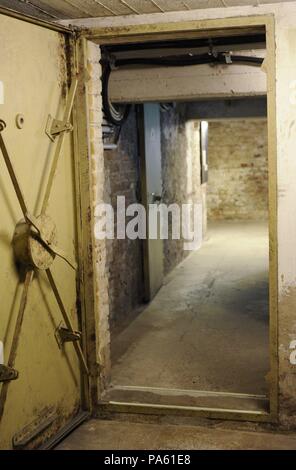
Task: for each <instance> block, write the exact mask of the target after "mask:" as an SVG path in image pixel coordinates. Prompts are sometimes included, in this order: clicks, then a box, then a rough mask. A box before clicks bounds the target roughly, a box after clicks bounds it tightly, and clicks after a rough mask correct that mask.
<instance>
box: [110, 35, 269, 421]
mask: <svg viewBox="0 0 296 470" xmlns="http://www.w3.org/2000/svg"><path fill="white" fill-rule="evenodd" d="M259 36H260V37H258V35H257V34H256V35H255V36H254V34H253V33H252V34H251V35H247V37H246V35H245V34H243V32H242V35H241V36H239V35H238V36H236V41H235V44H234V42H233V37H231V36H230V38H231V39H229V37H227V35H226V34H225V36H224V37H223V39H222V40H221V42H219V44H218V45H217V46H216V47H217V50H218V52H217V51H216V50H215V48H213V42H214V43H215V39H216V38H215V37H214V35H213V34H211V37H208V38H207V43H206V44H205V43H203V44H201V43H200V42H198V41H197V42H195V43H194V44H193V43H192V42H190V44H188V42H186V44H184V43H182V41H178V44H176V43H174V44H169V45H168V43H167V42H166V43H159V42H158V43H157V44H156V43H153V46H152V45H151V44H152V43H149V44H147V43H143V44H142V45H141V44H128V45H127V46H126V47H125V46H124V45H112V46H111V48H108V47H107V48H106V47H104V48H103V57H104V54H106V53H107V54H111V53H112V54H114V55H115V61H116V60H122V61H123V60H124V61H125V64H124V65H125V68H124V70H123V71H122V72H121V73H122V75H120V70H119V71H118V72H116V73H117V76H116V77H115V78H114V79H113V83H111V85H110V84H109V87H110V90H111V91H110V95H111V98H112V102H114V103H116V105H117V104H118V103H120V104H122V103H123V104H124V107H123V108H122V110H121V114H124V113H125V112H126V114H128V116H127V118H126V120H125V121H124V123H123V124H122V125H121V126H120V135H119V136H117V140H116V143H113V144H110V141H108V142H106V141H105V142H106V149H105V164H106V168H107V173H108V181H109V188H110V192H109V195H108V197H109V201H111V204H112V205H113V207H114V210H115V216H116V220H117V223H118V217H117V215H118V214H117V212H116V211H118V196H122V195H124V196H125V198H126V206H130V205H133V204H138V203H142V204H143V205H144V207H145V208H146V209H148V207H149V205H150V204H156V205H158V206H159V205H162V204H166V205H167V206H168V207H170V205H172V204H177V205H179V206H180V207H181V206H182V205H186V204H195V205H196V206H197V207H198V209H197V212H196V214H197V216H196V220H197V226H198V230H197V234H196V235H197V237H196V239H195V242H196V243H195V248H194V249H192V250H186V249H184V241H185V238H184V236H183V237H182V236H181V237H180V238H179V239H172V238H174V237H172V231H173V222H174V219H173V216H172V214H170V215H169V218H168V221H169V222H168V223H169V233H170V237H169V238H168V239H164V240H161V239H160V237H158V239H156V240H149V239H148V240H144V239H141V237H138V238H136V239H132V240H131V239H128V238H125V239H124V240H123V239H116V238H115V240H109V241H108V244H109V248H110V251H109V270H110V275H109V307H110V326H111V362H112V368H111V377H110V386H109V387H108V388H107V390H106V391H105V392H104V394H103V396H102V403H104V404H105V405H106V406H111V407H112V406H115V408H118V407H120V406H122V407H123V409H125V410H126V409H128V408H129V407H131V408H132V407H136V408H139V407H141V409H142V410H144V409H146V407H147V412H149V409H150V410H151V408H154V409H155V408H158V409H163V410H167V409H172V410H173V411H178V410H179V411H180V412H181V413H182V412H183V411H186V410H187V411H190V410H192V411H194V410H195V411H201V412H205V414H206V415H209V414H211V413H213V414H215V413H216V412H218V413H219V411H221V412H222V413H226V414H227V413H228V414H229V416H230V415H231V416H232V417H233V416H234V415H236V416H239V415H240V416H243V417H246V418H248V419H249V418H250V419H257V418H258V417H259V419H260V417H262V418H263V419H265V417H267V416H268V415H269V413H270V410H271V408H270V398H271V392H270V383H269V379H270V375H269V374H270V370H271V354H270V307H269V305H270V278H271V276H273V275H274V272H271V271H272V270H273V269H274V265H273V264H272V269H271V268H270V260H271V256H272V254H271V250H270V242H269V236H270V231H269V227H270V224H269V220H270V212H271V211H273V210H274V206H273V202H272V200H271V198H272V195H271V193H270V191H269V188H270V178H271V175H270V168H271V166H272V162H271V160H270V159H269V155H268V119H267V98H266V95H267V87H266V88H265V91H263V92H262V90H259V91H258V90H257V91H255V90H254V93H253V94H252V93H251V91H250V90H249V91H246V90H244V92H243V93H240V92H237V93H233V90H231V89H230V91H229V94H228V95H227V96H222V92H221V95H219V93H220V91H219V90H218V91H217V89H214V87H215V84H214V82H215V83H217V80H218V82H219V80H220V85H219V86H221V81H223V80H224V84H226V86H227V80H228V79H229V77H227V74H226V76H224V75H223V74H224V73H225V72H226V70H228V67H231V66H233V62H231V57H232V56H235V55H239V56H242V55H243V56H245V57H246V58H247V59H246V62H248V60H249V59H250V58H254V57H255V58H256V59H260V60H261V65H262V64H263V67H264V59H265V57H266V44H265V32H264V34H262V31H261V34H259ZM223 41H224V43H223ZM227 42H230V43H231V45H230V44H227ZM206 47H207V48H209V47H210V49H209V50H210V54H214V57H215V56H216V57H217V54H220V52H221V51H223V55H224V56H225V58H226V59H225V64H223V65H221V64H218V65H217V67H216V66H213V64H208V65H205V64H202V66H204V65H205V67H207V68H208V71H209V73H212V70H211V68H212V69H213V67H214V68H215V67H216V68H215V72H214V75H215V77H214V79H213V82H212V83H211V84H210V86H209V91H208V92H207V93H204V96H201V95H198V92H197V95H198V96H196V97H192V98H191V99H188V97H187V98H186V99H184V93H186V92H184V88H186V86H185V85H186V80H187V79H188V77H187V78H186V74H185V78H184V82H182V85H181V86H180V85H179V87H177V88H176V89H175V90H174V93H175V96H174V99H171V100H167V99H165V97H166V96H167V95H166V93H171V91H169V92H168V88H169V87H170V84H169V85H168V82H165V80H164V82H163V84H162V85H163V87H161V85H160V90H163V91H164V95H165V97H164V100H163V101H160V100H159V99H158V100H156V99H155V100H154V99H152V98H151V96H150V97H148V96H147V95H145V91H143V95H144V96H142V97H141V96H140V95H139V93H137V92H138V90H137V88H136V86H137V83H136V80H139V81H141V79H143V77H144V76H145V74H147V75H149V73H150V72H149V71H150V70H151V66H149V64H148V58H149V59H151V58H152V57H153V58H154V65H153V67H154V74H155V75H157V73H160V75H159V77H161V78H162V79H163V76H162V75H161V73H165V72H164V71H163V70H161V71H160V68H161V63H160V62H159V63H157V61H155V59H158V60H160V58H161V60H163V58H164V55H165V54H167V56H168V57H169V60H170V58H171V57H172V56H174V60H175V55H176V48H178V53H179V54H180V50H181V49H182V53H183V54H187V53H189V56H190V55H191V57H192V49H194V53H193V54H198V55H201V54H204V53H205V48H206ZM164 51H165V53H164ZM188 51H189V52H188ZM131 56H133V57H131ZM119 57H120V59H119ZM135 57H136V60H135ZM132 58H133V59H134V61H135V62H134V63H133V64H132V63H131V59H132ZM129 61H130V62H129ZM122 63H123V62H122ZM137 63H138V64H141V67H140V69H139V66H138V65H137ZM230 64H232V65H230ZM196 65H197V64H195V66H196ZM242 66H244V67H245V66H246V63H245V64H244V65H242ZM233 67H234V66H233ZM235 67H237V74H238V75H239V74H240V69H239V67H240V65H238V64H237V65H235ZM156 68H157V70H156V72H155V69H156ZM164 68H165V70H166V71H168V70H169V67H168V66H167V67H164ZM183 70H185V68H183ZM141 73H142V75H141ZM260 73H262V74H264V76H265V86H266V74H265V72H264V71H263V70H262V67H261V68H260ZM135 77H136V78H135ZM262 77H263V75H261V79H262V80H263V78H262ZM128 80H130V81H131V83H132V82H133V84H134V89H133V92H130V91H127V92H126V93H124V92H123V90H126V89H127V87H126V85H127V82H128ZM151 80H152V78H151ZM120 81H122V83H120ZM152 82H153V80H152ZM156 84H157V83H156V82H154V83H152V85H151V86H153V85H154V86H155V85H156ZM158 84H159V82H158ZM257 85H258V83H256V85H254V86H255V87H256V86H257ZM195 86H197V82H196V83H195ZM260 86H261V85H260V84H259V88H260ZM115 87H116V88H117V90H118V93H117V94H116V92H115ZM211 87H213V89H212V92H211ZM165 88H166V89H165ZM112 90H113V91H112ZM143 90H144V89H143ZM180 90H181V91H180ZM112 93H113V94H112ZM120 93H122V97H121V98H120V97H119V95H120ZM129 93H134V96H135V97H136V98H135V99H127V95H129ZM157 93H161V92H160V91H158V92H156V93H155V97H156V95H157ZM231 93H232V96H231ZM126 103H129V110H128V111H129V112H128V113H127V109H126V107H125V106H126ZM130 106H131V107H130ZM109 124H110V122H109V123H108V120H106V122H105V131H106V130H108V129H109V130H108V132H109V133H110V128H108V126H109ZM109 138H110V137H109ZM149 214H150V213H149ZM126 216H127V221H130V220H131V219H132V216H131V213H130V214H128V213H126ZM193 217H194V216H193ZM181 218H182V217H181ZM148 219H149V215H148V216H147V220H148ZM147 220H146V222H147ZM182 220H183V219H182ZM148 222H149V220H148ZM192 222H193V223H194V221H193V219H192V218H190V221H189V225H190V224H191V223H192ZM190 226H191V225H190ZM182 235H184V234H182ZM186 240H187V241H188V239H186ZM273 262H274V260H272V263H273Z"/></svg>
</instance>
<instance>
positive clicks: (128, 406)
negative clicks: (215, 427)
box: [98, 401, 276, 423]
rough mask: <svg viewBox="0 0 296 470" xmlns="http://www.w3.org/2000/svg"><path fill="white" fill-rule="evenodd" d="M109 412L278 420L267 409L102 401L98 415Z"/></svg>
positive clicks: (253, 420)
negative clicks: (253, 409)
mask: <svg viewBox="0 0 296 470" xmlns="http://www.w3.org/2000/svg"><path fill="white" fill-rule="evenodd" d="M106 413H107V414H108V413H125V414H130V413H133V414H143V415H171V416H173V415H175V416H181V417H182V416H183V417H188V416H190V417H203V418H208V419H223V420H232V421H252V422H262V423H273V422H276V418H275V417H274V416H272V415H271V414H270V413H269V412H266V411H248V410H240V409H227V408H225V409H224V408H207V407H197V406H195V407H193V406H173V405H156V404H150V403H135V402H130V403H128V402H117V401H109V402H108V403H102V402H101V403H100V404H99V407H98V416H100V415H101V414H103V415H104V416H105V414H106Z"/></svg>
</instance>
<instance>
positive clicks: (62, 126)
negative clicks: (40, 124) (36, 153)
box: [45, 114, 73, 141]
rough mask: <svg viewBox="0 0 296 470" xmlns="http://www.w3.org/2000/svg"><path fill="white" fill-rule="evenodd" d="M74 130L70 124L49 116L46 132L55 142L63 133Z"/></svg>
mask: <svg viewBox="0 0 296 470" xmlns="http://www.w3.org/2000/svg"><path fill="white" fill-rule="evenodd" d="M72 130H73V126H72V124H71V123H70V122H68V121H66V122H65V121H60V120H59V119H55V118H53V117H52V116H51V115H50V114H49V115H48V118H47V124H46V129H45V132H46V134H47V135H48V137H49V138H50V140H52V141H54V140H55V138H56V136H57V135H59V134H61V132H71V131H72Z"/></svg>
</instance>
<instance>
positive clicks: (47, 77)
mask: <svg viewBox="0 0 296 470" xmlns="http://www.w3.org/2000/svg"><path fill="white" fill-rule="evenodd" d="M0 50H1V68H0V80H1V82H2V84H3V90H4V100H3V101H4V103H3V104H0V119H1V121H0V205H1V206H0V207H1V210H0V214H1V219H0V260H1V265H0V299H1V305H0V311H1V317H0V362H1V363H2V364H1V365H0V380H1V382H0V419H1V421H0V448H1V449H7V448H13V447H14V448H21V447H27V448H35V447H38V446H40V445H41V444H43V443H44V442H45V441H46V440H48V439H49V438H50V437H52V436H53V435H55V434H56V433H57V432H58V431H59V430H60V429H62V428H63V427H64V426H65V425H66V424H67V423H69V422H70V421H71V420H72V419H73V418H74V417H75V416H77V414H79V412H80V410H81V406H82V405H81V395H82V389H83V387H82V383H83V381H85V377H87V372H88V371H87V366H86V363H85V359H84V355H83V352H82V348H81V334H80V332H79V330H80V321H79V311H78V306H79V302H78V298H79V293H78V292H77V285H78V284H77V270H76V263H77V257H76V249H77V231H76V218H77V210H76V200H77V199H76V195H75V162H74V152H73V145H72V139H73V135H72V133H71V124H70V120H71V109H72V105H73V100H74V96H75V91H76V79H75V77H70V76H69V71H68V70H67V58H66V53H65V51H66V38H65V37H64V35H62V34H60V33H58V32H54V31H50V30H48V29H45V28H41V27H39V26H35V25H32V24H29V23H25V22H22V21H19V20H17V19H13V18H8V17H5V16H0Z"/></svg>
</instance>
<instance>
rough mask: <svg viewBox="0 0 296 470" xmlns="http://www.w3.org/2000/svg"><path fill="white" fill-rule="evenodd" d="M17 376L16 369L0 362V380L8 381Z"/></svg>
mask: <svg viewBox="0 0 296 470" xmlns="http://www.w3.org/2000/svg"><path fill="white" fill-rule="evenodd" d="M18 376H19V373H18V371H17V370H15V369H13V368H12V367H8V366H5V365H4V364H0V382H10V381H11V380H16V379H17V378H18Z"/></svg>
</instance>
